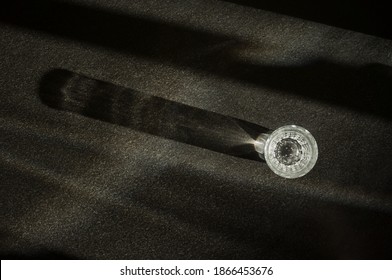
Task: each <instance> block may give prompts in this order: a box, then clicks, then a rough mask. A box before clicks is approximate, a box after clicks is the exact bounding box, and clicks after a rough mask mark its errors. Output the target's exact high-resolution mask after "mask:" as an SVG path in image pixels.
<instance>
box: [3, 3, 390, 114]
mask: <svg viewBox="0 0 392 280" xmlns="http://www.w3.org/2000/svg"><path fill="white" fill-rule="evenodd" d="M6 2H7V4H6V5H5V6H6V7H7V8H3V9H1V10H0V22H3V23H6V24H12V25H17V26H20V27H23V28H28V29H33V30H39V31H41V32H46V33H50V34H54V35H57V36H61V37H65V38H70V39H73V40H77V41H81V42H87V43H89V44H93V45H98V46H103V47H106V48H110V49H113V50H115V51H119V52H123V53H128V54H133V55H138V56H142V57H148V58H152V59H155V60H158V61H161V62H162V63H166V64H171V65H176V66H180V67H185V68H192V69H195V70H197V71H202V72H206V73H209V74H213V75H216V76H220V77H224V78H229V79H233V80H237V81H242V82H247V83H252V84H255V85H259V86H263V87H270V88H273V89H279V90H283V91H285V92H287V93H291V94H296V95H299V96H303V97H305V98H310V99H316V100H320V101H323V102H326V103H329V104H331V105H340V106H344V107H347V108H351V109H354V110H357V111H359V112H363V113H368V114H374V115H378V116H381V117H384V118H392V110H390V104H391V103H390V94H391V92H392V68H391V67H390V66H387V65H383V64H369V65H363V66H352V65H345V64H342V63H339V64H338V63H335V62H332V61H327V60H316V61H313V62H310V63H307V64H304V65H293V66H276V65H262V64H252V63H249V62H245V61H243V60H242V59H241V58H240V57H239V56H238V51H240V52H246V51H247V48H248V47H250V48H254V46H253V47H252V46H251V45H250V43H249V42H244V41H241V40H239V39H236V38H232V37H229V36H224V35H221V34H213V33H210V32H206V31H200V30H192V29H190V28H187V27H183V26H179V25H176V24H169V23H165V22H160V21H157V20H152V19H145V18H138V17H134V16H129V15H126V14H120V13H115V12H110V11H107V10H103V9H97V8H92V7H85V6H80V5H76V4H66V3H62V2H57V1H48V0H36V1H26V0H15V1H6ZM267 43H268V42H267ZM261 51H262V49H261Z"/></svg>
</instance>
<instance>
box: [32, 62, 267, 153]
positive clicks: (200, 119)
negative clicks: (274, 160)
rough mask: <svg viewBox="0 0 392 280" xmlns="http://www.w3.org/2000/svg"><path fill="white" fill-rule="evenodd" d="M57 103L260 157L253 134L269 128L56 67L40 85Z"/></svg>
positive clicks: (47, 101)
mask: <svg viewBox="0 0 392 280" xmlns="http://www.w3.org/2000/svg"><path fill="white" fill-rule="evenodd" d="M40 98H41V100H42V102H43V103H44V104H46V105H48V106H50V107H52V108H55V109H58V110H64V111H70V112H74V113H78V114H81V115H83V116H86V117H90V118H94V119H97V120H101V121H105V122H109V123H112V124H117V125H121V126H125V127H128V128H131V129H134V130H138V131H141V132H144V133H149V134H152V135H156V136H160V137H164V138H167V139H171V140H175V141H178V142H182V143H186V144H190V145H194V146H198V147H201V148H205V149H209V150H212V151H216V152H220V153H224V154H227V155H232V156H236V157H241V158H245V159H251V160H256V161H261V159H260V157H259V155H258V153H257V152H256V151H255V149H254V139H256V138H257V136H258V135H259V134H261V133H265V132H267V131H268V129H267V128H265V127H262V126H259V125H256V124H253V123H249V122H246V121H243V120H240V119H236V118H232V117H229V116H224V115H221V114H217V113H214V112H210V111H205V110H202V109H198V108H195V107H192V106H188V105H185V104H181V103H177V102H174V101H170V100H167V99H164V98H160V97H157V96H152V95H148V94H142V93H140V92H137V91H135V90H132V89H127V88H124V87H120V86H117V85H114V84H110V83H107V82H103V81H98V80H94V79H91V78H87V77H85V76H82V75H78V74H76V73H73V72H70V71H67V70H60V69H56V70H53V71H51V72H49V73H47V74H46V75H45V76H44V77H43V79H42V81H41V87H40Z"/></svg>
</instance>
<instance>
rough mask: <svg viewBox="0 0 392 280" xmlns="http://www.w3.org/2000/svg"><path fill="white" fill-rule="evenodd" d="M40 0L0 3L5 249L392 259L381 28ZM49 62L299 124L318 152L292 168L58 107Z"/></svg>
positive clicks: (55, 253) (54, 254)
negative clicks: (285, 174)
mask: <svg viewBox="0 0 392 280" xmlns="http://www.w3.org/2000/svg"><path fill="white" fill-rule="evenodd" d="M34 2H35V3H38V4H35V5H41V6H39V7H38V8H37V9H36V10H34V9H30V10H29V11H28V12H27V11H25V10H23V5H20V6H18V3H22V2H21V1H16V2H15V1H13V3H14V4H13V7H11V8H10V10H8V12H7V9H2V10H1V12H0V50H1V52H0V58H1V64H0V85H1V95H0V98H1V100H0V255H1V256H2V257H7V256H8V257H10V258H29V257H35V258H115V259H117V258H120V259H128V258H137V259H139V258H142V259H144V258H154V259H156V258H158V259H160V258H185V259H187V258H195V259H199V258H206V259H211V258H228V259H231V258H278V259H288V258H333V259H335V258H355V259H357V258H391V257H392V256H391V255H392V249H391V248H392V238H391V236H392V195H391V194H392V190H391V184H392V180H391V179H392V174H391V167H392V146H391V143H392V124H391V116H392V115H391V112H390V110H389V108H390V107H391V106H390V105H391V103H390V102H389V100H388V97H389V94H391V75H392V74H391V71H392V70H391V69H392V68H391V67H392V53H391V47H392V43H391V41H388V40H383V39H380V38H376V37H371V36H368V35H363V34H359V33H354V32H351V31H347V30H342V29H337V28H334V27H329V26H325V25H320V24H316V23H312V22H305V21H303V20H299V19H294V18H289V17H285V16H281V15H278V14H273V13H269V12H264V11H262V10H258V9H252V8H250V7H244V6H239V5H235V4H232V3H227V2H224V1H212V0H209V1H207V0H202V1H196V0H195V1H187V2H186V4H184V1H175V0H171V1H169V0H167V1H125V0H124V1H116V2H115V4H109V3H106V1H97V0H94V1H93V0H84V1H78V2H76V1H67V3H66V4H62V6H61V7H62V9H59V10H53V6H52V4H51V3H54V1H34ZM15 3H17V4H15ZM50 7H52V8H50ZM30 8H31V7H30ZM60 10H61V11H62V12H61V13H60ZM18 15H20V17H18ZM56 68H63V69H67V70H70V71H73V72H76V73H81V74H85V75H87V76H89V77H94V78H95V79H98V80H103V81H107V82H110V83H114V84H117V85H121V86H124V87H129V88H132V89H135V90H138V91H140V92H145V93H148V94H151V95H154V96H157V97H161V98H164V99H166V100H171V101H174V102H178V103H182V104H186V105H189V106H193V107H196V108H200V109H202V110H205V111H210V112H215V113H219V114H222V115H225V116H230V117H233V118H237V119H242V120H244V121H247V122H251V123H256V124H259V125H261V126H264V127H269V128H277V127H279V126H281V125H284V124H298V125H301V126H303V127H305V128H307V129H308V130H309V131H310V132H312V134H313V135H314V136H315V138H316V140H317V142H318V146H319V150H320V151H319V160H318V163H317V164H316V166H315V168H314V169H313V170H312V171H311V172H310V173H309V174H308V175H307V176H305V177H303V178H300V179H296V180H287V179H283V178H279V177H277V176H276V175H274V174H273V173H272V172H271V171H270V170H269V169H268V167H267V166H266V165H265V164H262V163H260V162H256V161H252V160H247V159H241V158H238V157H233V156H229V155H225V154H222V153H217V152H214V151H210V150H207V149H202V148H200V147H196V146H192V145H187V144H185V143H181V142H178V141H173V140H169V139H165V138H162V137H159V136H153V135H151V134H147V133H143V132H141V131H138V130H132V129H130V128H127V127H122V126H118V125H114V124H111V123H105V122H101V121H99V120H96V119H93V118H89V117H86V116H82V115H79V114H74V113H70V112H64V111H59V110H55V109H53V108H50V107H48V106H46V105H45V104H44V103H42V101H41V99H40V96H39V91H40V83H41V81H42V79H43V77H44V76H45V75H46V74H47V73H48V72H50V71H52V70H53V69H56Z"/></svg>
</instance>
